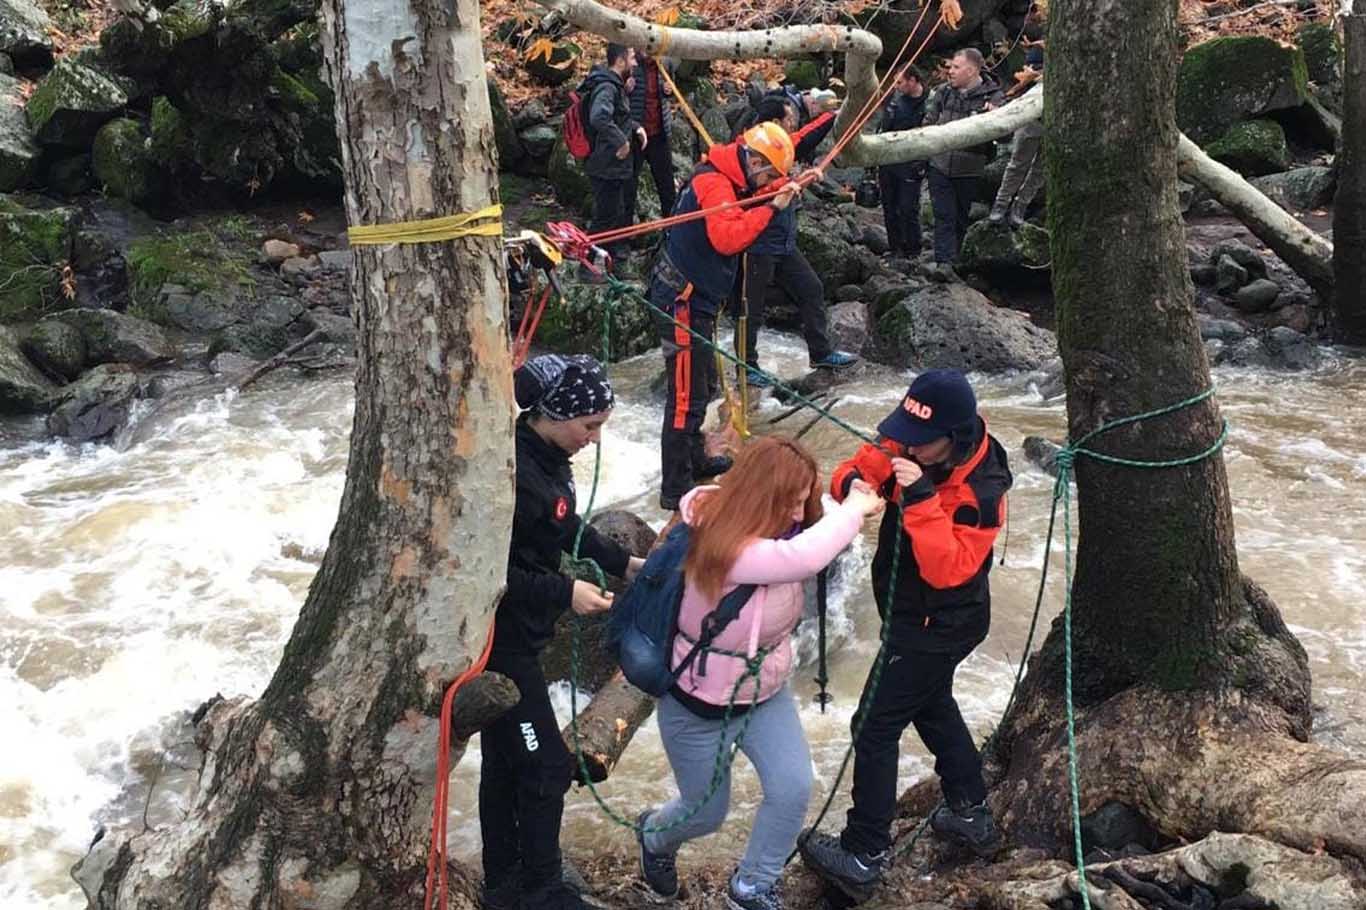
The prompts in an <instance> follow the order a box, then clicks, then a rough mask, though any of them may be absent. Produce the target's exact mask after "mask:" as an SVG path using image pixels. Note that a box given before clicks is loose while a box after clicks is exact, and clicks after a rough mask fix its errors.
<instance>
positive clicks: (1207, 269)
mask: <svg viewBox="0 0 1366 910" xmlns="http://www.w3.org/2000/svg"><path fill="white" fill-rule="evenodd" d="M1190 272H1191V281H1193V282H1195V283H1196V284H1197V285H1199V286H1201V287H1209V286H1210V285H1212V284H1214V282H1215V281H1216V280H1217V279H1218V277H1219V272H1218V270H1217V269H1215V267H1214V266H1212V265H1209V264H1207V263H1203V262H1201V263H1197V264H1196V265H1193V266H1191V268H1190Z"/></svg>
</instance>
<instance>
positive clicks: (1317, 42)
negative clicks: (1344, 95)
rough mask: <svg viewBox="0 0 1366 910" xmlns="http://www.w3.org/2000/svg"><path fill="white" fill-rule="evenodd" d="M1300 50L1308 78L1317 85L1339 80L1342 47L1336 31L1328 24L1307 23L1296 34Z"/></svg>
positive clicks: (1329, 83) (1330, 83)
mask: <svg viewBox="0 0 1366 910" xmlns="http://www.w3.org/2000/svg"><path fill="white" fill-rule="evenodd" d="M1297 37H1298V40H1299V45H1300V50H1302V51H1303V52H1304V62H1305V65H1306V66H1307V67H1308V71H1309V78H1310V79H1311V80H1312V81H1313V82H1315V83H1317V84H1319V85H1332V84H1334V83H1336V82H1337V81H1338V80H1339V79H1340V78H1341V72H1340V71H1339V69H1338V67H1339V65H1340V64H1341V62H1342V45H1341V44H1340V43H1339V42H1338V33H1337V30H1336V29H1334V28H1333V26H1332V24H1331V23H1328V22H1307V23H1305V24H1304V25H1302V26H1300V31H1299V34H1298V36H1297Z"/></svg>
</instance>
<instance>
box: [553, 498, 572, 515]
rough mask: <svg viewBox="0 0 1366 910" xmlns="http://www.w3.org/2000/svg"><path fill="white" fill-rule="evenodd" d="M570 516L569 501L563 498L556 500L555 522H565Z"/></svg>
mask: <svg viewBox="0 0 1366 910" xmlns="http://www.w3.org/2000/svg"><path fill="white" fill-rule="evenodd" d="M568 514H569V500H568V499H566V498H565V497H563V496H561V497H560V498H559V499H557V500H555V520H556V521H564V517H565V516H566V515H568Z"/></svg>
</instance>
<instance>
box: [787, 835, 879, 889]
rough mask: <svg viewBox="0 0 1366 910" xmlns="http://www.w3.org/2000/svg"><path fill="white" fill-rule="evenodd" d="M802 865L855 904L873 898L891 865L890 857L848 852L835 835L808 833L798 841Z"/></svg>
mask: <svg viewBox="0 0 1366 910" xmlns="http://www.w3.org/2000/svg"><path fill="white" fill-rule="evenodd" d="M797 844H798V845H799V847H800V848H801V854H802V862H804V863H806V867H807V868H808V869H810V870H811V871H812V872H814V873H816V874H817V875H819V876H820V877H821V878H823V879H825V880H826V881H827V882H829V883H830V884H832V885H834V886H835V887H836V888H838V889H839V890H840V891H843V892H844V893H845V894H846V895H848V896H849V897H850V898H851V899H853V900H854V902H855V903H860V904H861V903H863V902H864V901H866V900H868V898H870V897H872V896H873V890H874V889H875V888H876V887H877V886H878V883H879V882H881V881H882V869H883V867H884V866H885V865H886V864H887V853H886V851H883V852H882V853H878V854H875V855H874V854H869V853H854V852H853V851H850V850H846V849H844V845H843V844H841V843H840V839H839V838H838V837H836V836H835V835H833V834H826V833H825V832H823V831H813V830H811V829H809V828H808V829H807V830H806V831H803V832H802V836H801V837H800V838H798V839H797Z"/></svg>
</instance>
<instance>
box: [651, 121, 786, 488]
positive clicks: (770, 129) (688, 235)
mask: <svg viewBox="0 0 1366 910" xmlns="http://www.w3.org/2000/svg"><path fill="white" fill-rule="evenodd" d="M794 154H795V153H794V150H793V146H792V137H790V136H789V135H788V134H787V131H786V130H784V129H783V128H782V127H781V126H779V125H778V124H776V123H761V124H759V125H758V126H755V127H751V128H750V129H749V130H747V131H746V132H745V134H744V136H742V137H741V138H740V139H738V140H736V141H735V142H731V143H727V144H726V145H714V146H712V147H711V148H710V149H709V150H708V151H707V157H706V159H705V160H703V162H702V163H701V164H699V165H698V166H697V168H696V169H695V170H694V171H693V174H692V178H691V179H690V180H689V181H688V185H687V187H686V188H685V189H684V190H683V193H682V195H681V196H680V197H679V199H678V205H677V206H676V207H675V208H674V214H675V215H683V214H687V213H688V212H696V211H701V210H707V209H714V208H716V207H718V206H722V205H725V204H727V203H733V202H735V201H736V200H738V199H742V198H744V197H747V196H752V195H754V194H755V193H758V192H759V191H760V190H763V189H764V188H765V187H768V186H769V185H770V184H775V183H776V182H777V181H782V180H784V179H785V178H786V176H787V173H788V171H790V170H791V169H792V161H793V158H794ZM800 191H801V187H800V186H799V185H798V184H795V183H786V184H784V185H782V187H781V189H779V190H778V191H777V193H775V194H774V195H772V196H771V197H770V198H769V199H768V201H767V202H765V203H762V204H755V205H753V206H749V207H739V206H737V207H733V208H728V209H724V210H721V211H713V212H712V213H711V214H708V215H706V216H705V217H702V218H698V219H696V220H693V221H687V222H684V223H682V224H679V225H677V226H675V227H673V228H670V229H669V232H668V234H667V235H666V237H665V240H664V249H663V251H662V252H661V253H660V255H659V258H658V259H657V260H656V261H655V266H654V271H653V272H652V273H651V275H650V303H651V305H652V306H653V307H655V324H656V328H657V329H658V331H659V337H660V347H661V349H662V350H663V352H664V371H665V374H666V376H667V377H668V391H667V392H666V393H665V399H664V426H663V429H662V431H661V433H660V440H659V448H660V460H661V469H662V478H661V481H660V490H659V505H660V507H661V508H663V509H670V510H673V509H677V508H678V501H679V499H681V498H682V496H683V494H684V493H686V492H688V490H690V489H692V486H693V484H694V482H696V481H698V480H701V479H703V478H706V477H713V476H715V475H717V474H722V473H724V472H725V471H727V470H729V468H730V459H729V458H727V457H726V456H724V455H718V456H715V457H710V458H709V457H708V456H707V454H706V451H705V448H704V445H703V442H704V440H703V437H702V419H703V418H704V417H705V416H706V413H707V402H708V401H709V400H710V399H711V395H712V387H713V383H714V382H715V378H714V374H715V372H716V367H715V357H714V356H713V354H712V351H711V349H709V348H708V347H706V346H705V345H702V344H699V343H697V339H696V338H695V337H694V336H693V335H692V334H691V332H689V329H691V330H692V332H696V333H697V334H698V335H701V336H702V337H704V338H707V339H710V338H711V337H712V332H713V330H714V328H715V326H716V313H717V310H718V309H719V308H720V306H721V304H722V303H723V302H724V301H725V300H726V298H727V297H728V296H729V294H730V291H731V288H732V286H734V284H735V270H736V268H737V267H738V265H739V258H740V253H742V252H743V251H744V250H745V249H746V248H748V247H749V246H750V244H752V243H754V241H755V239H756V238H757V237H758V236H759V235H760V234H762V233H763V231H764V228H766V227H768V225H769V222H770V221H771V220H772V219H773V217H774V215H776V214H777V213H778V212H781V211H783V210H784V209H786V208H787V207H788V205H789V204H791V202H792V200H793V199H794V198H795V197H796V195H797V194H798V193H799V192H800ZM661 312H662V313H668V314H669V316H667V317H666V316H663V315H661Z"/></svg>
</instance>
